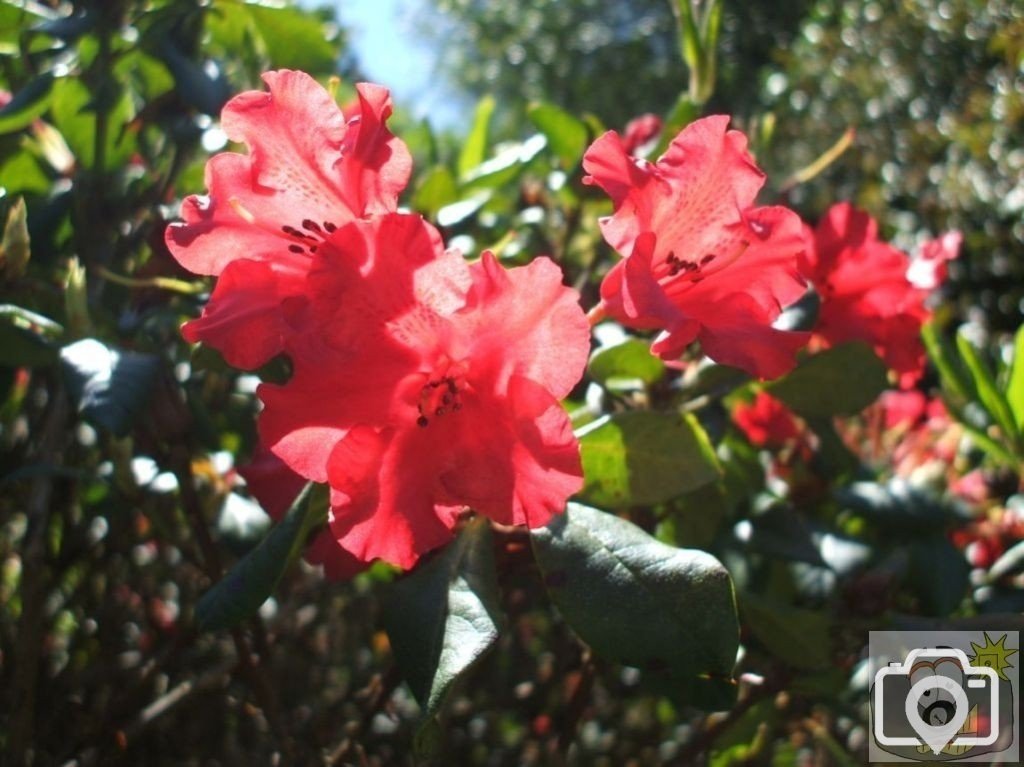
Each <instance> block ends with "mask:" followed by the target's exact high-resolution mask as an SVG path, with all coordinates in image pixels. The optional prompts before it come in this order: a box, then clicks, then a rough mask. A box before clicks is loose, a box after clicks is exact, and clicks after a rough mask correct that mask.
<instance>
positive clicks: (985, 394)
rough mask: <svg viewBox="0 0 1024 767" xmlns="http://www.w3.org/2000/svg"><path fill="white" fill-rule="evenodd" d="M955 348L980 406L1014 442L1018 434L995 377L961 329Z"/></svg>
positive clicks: (1012, 416)
mask: <svg viewBox="0 0 1024 767" xmlns="http://www.w3.org/2000/svg"><path fill="white" fill-rule="evenodd" d="M956 347H957V350H958V351H959V352H960V358H961V359H962V360H963V361H964V365H966V367H967V370H968V371H969V372H970V374H971V379H972V380H973V382H974V390H975V391H976V392H977V393H978V399H979V400H981V404H982V405H983V406H984V408H985V410H986V411H987V412H988V414H989V416H990V417H991V419H992V421H993V423H996V424H998V425H999V428H1000V429H1002V430H1003V433H1004V434H1005V435H1006V436H1007V437H1008V438H1009V439H1011V440H1016V439H1017V438H1018V437H1019V434H1020V433H1019V431H1018V429H1017V421H1016V419H1015V418H1014V415H1013V411H1012V410H1011V409H1010V404H1009V403H1008V402H1007V401H1006V398H1005V397H1004V396H1003V393H1002V392H1001V391H999V387H998V386H997V385H996V380H995V377H994V376H993V375H992V372H991V371H990V370H989V368H988V365H987V364H985V361H984V360H983V359H982V358H981V353H980V352H979V351H978V350H977V349H976V348H975V347H974V344H972V343H971V341H970V339H969V338H968V337H967V334H966V333H964V332H963V331H962V329H961V332H958V333H957V334H956Z"/></svg>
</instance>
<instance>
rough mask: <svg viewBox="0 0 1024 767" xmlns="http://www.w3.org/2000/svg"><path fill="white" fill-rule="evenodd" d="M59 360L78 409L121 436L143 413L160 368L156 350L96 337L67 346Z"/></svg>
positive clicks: (62, 350)
mask: <svg viewBox="0 0 1024 767" xmlns="http://www.w3.org/2000/svg"><path fill="white" fill-rule="evenodd" d="M60 361H61V365H62V367H63V369H64V374H65V377H66V379H67V382H68V390H69V392H70V394H71V397H72V400H73V401H74V402H75V403H76V404H77V406H78V412H79V413H81V414H82V415H83V416H84V417H85V418H87V419H88V420H90V421H92V422H93V423H95V424H97V425H99V426H103V427H104V428H106V429H108V430H110V431H111V432H113V433H114V434H116V435H118V436H124V435H125V434H127V433H128V432H129V431H130V429H131V426H132V424H133V423H134V421H135V419H136V418H137V417H138V416H139V415H140V414H141V413H142V411H143V409H144V408H145V406H146V403H147V402H148V400H149V395H150V393H151V392H152V389H153V383H154V381H155V380H156V376H157V373H158V372H159V370H160V358H159V357H157V356H156V355H155V354H140V353H138V352H129V351H119V350H117V349H114V348H111V347H109V346H107V345H105V344H104V343H102V342H100V341H97V340H96V339H95V338H85V339H83V340H81V341H76V342H75V343H73V344H70V345H68V346H65V347H64V348H63V349H61V350H60Z"/></svg>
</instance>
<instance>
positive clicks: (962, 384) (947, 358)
mask: <svg viewBox="0 0 1024 767" xmlns="http://www.w3.org/2000/svg"><path fill="white" fill-rule="evenodd" d="M921 339H922V340H923V341H924V347H925V349H926V350H927V352H928V357H929V359H931V361H932V364H934V365H935V367H936V369H937V370H938V371H939V378H940V380H941V381H942V386H943V388H944V389H945V390H946V391H947V392H949V393H950V394H952V395H953V396H954V397H956V398H957V399H958V400H960V404H961V405H962V404H964V403H966V402H969V401H970V400H972V399H973V396H972V393H971V390H972V386H971V381H970V379H968V378H967V376H966V375H964V373H963V371H962V370H961V369H960V365H959V362H958V361H957V358H956V355H955V354H954V353H953V349H952V347H951V346H950V345H949V342H948V341H946V339H945V338H944V337H943V336H942V335H941V334H940V333H939V329H938V327H936V325H935V323H934V322H926V323H925V324H924V325H923V326H922V327H921Z"/></svg>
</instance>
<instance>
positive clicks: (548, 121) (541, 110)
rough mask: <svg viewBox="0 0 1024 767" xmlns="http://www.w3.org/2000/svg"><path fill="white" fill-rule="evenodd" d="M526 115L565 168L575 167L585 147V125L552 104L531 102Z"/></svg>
mask: <svg viewBox="0 0 1024 767" xmlns="http://www.w3.org/2000/svg"><path fill="white" fill-rule="evenodd" d="M526 114H527V117H529V118H530V122H532V123H533V124H534V125H535V126H536V127H537V130H539V131H540V132H541V133H543V134H544V136H545V137H546V138H547V140H548V146H549V147H550V148H551V151H552V152H554V153H555V156H556V157H558V159H559V160H560V161H561V163H562V167H563V168H565V169H566V170H569V169H571V168H575V167H576V165H578V164H579V161H580V158H582V157H583V151H584V150H585V149H586V148H587V139H588V137H589V136H588V133H587V126H586V124H584V123H583V122H582V121H581V120H578V119H576V118H575V117H573V116H572V115H571V114H569V113H568V112H566V111H565V110H564V109H560V108H559V107H556V106H555V105H554V104H531V105H530V106H529V107H527V110H526Z"/></svg>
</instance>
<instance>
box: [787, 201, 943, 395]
mask: <svg viewBox="0 0 1024 767" xmlns="http://www.w3.org/2000/svg"><path fill="white" fill-rule="evenodd" d="M808 240H809V241H810V245H809V247H808V250H807V252H806V255H805V257H804V258H803V259H802V268H803V270H804V274H805V276H806V277H808V279H810V280H811V282H813V283H814V286H815V288H816V289H817V291H818V293H819V295H820V296H821V308H820V310H819V313H818V322H817V325H816V326H815V338H816V340H817V342H818V343H820V344H821V345H823V346H835V345H837V344H841V343H844V342H847V341H866V342H868V343H870V344H871V345H872V346H873V347H874V349H875V352H876V353H877V354H878V355H879V356H880V357H881V358H882V359H883V360H884V361H885V363H886V365H888V366H889V367H890V368H891V369H892V370H894V371H896V373H898V374H899V380H900V386H901V387H903V388H908V387H910V386H912V385H913V384H914V382H915V381H917V380H918V379H919V378H920V377H921V374H922V373H923V372H924V365H925V353H924V345H923V344H922V343H921V325H922V324H924V322H926V321H927V319H928V317H929V315H930V312H929V311H928V309H927V308H926V307H925V298H927V295H928V293H927V291H925V290H921V289H919V288H916V287H915V286H914V285H913V284H911V282H910V281H909V280H908V279H907V268H908V266H909V265H910V262H909V261H908V259H907V256H906V255H905V254H904V253H903V252H901V251H900V250H897V249H896V248H894V247H893V246H892V245H889V244H888V243H886V242H883V241H882V240H880V239H878V225H877V224H876V223H875V220H874V219H873V218H871V217H870V216H869V215H868V214H867V213H865V212H864V211H861V210H858V209H856V208H854V207H853V206H852V205H850V204H849V203H846V202H842V203H838V204H837V205H833V206H832V207H831V208H830V209H829V211H828V212H827V213H826V214H825V217H824V218H822V220H821V221H820V222H819V223H818V226H817V228H816V229H815V230H814V232H813V234H811V235H809V237H808Z"/></svg>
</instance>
